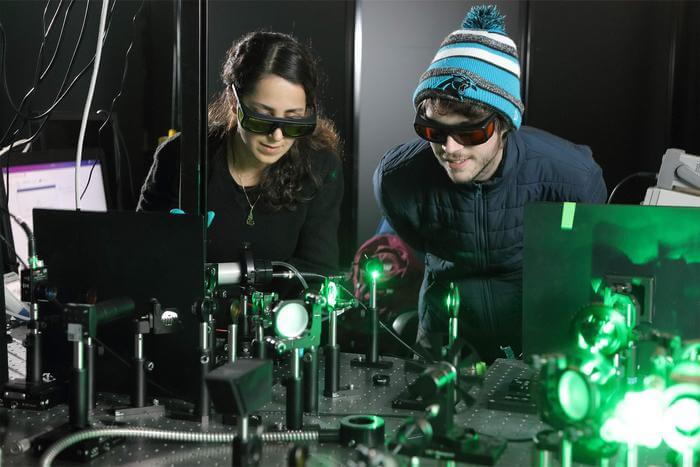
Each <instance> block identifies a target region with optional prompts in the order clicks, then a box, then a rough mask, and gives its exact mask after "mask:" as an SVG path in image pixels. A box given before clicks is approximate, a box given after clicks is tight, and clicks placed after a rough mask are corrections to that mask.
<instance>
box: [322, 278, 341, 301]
mask: <svg viewBox="0 0 700 467" xmlns="http://www.w3.org/2000/svg"><path fill="white" fill-rule="evenodd" d="M324 292H325V296H326V302H328V306H329V307H331V308H335V305H336V304H337V303H338V286H337V285H336V283H335V282H333V281H328V283H327V284H326V287H325V290H324Z"/></svg>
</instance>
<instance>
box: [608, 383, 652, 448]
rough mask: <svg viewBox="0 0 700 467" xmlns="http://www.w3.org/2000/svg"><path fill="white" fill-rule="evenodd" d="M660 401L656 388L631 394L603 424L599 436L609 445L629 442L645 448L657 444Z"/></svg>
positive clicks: (626, 396) (629, 393)
mask: <svg viewBox="0 0 700 467" xmlns="http://www.w3.org/2000/svg"><path fill="white" fill-rule="evenodd" d="M662 418H663V398H662V393H661V391H660V390H658V389H647V390H644V391H631V392H628V393H627V394H625V397H624V399H623V400H622V401H620V403H619V404H617V406H616V407H615V411H614V413H613V415H612V416H611V417H610V418H609V419H608V420H606V421H605V423H604V424H603V427H602V428H601V430H600V436H601V437H602V438H603V439H604V440H606V441H610V442H619V443H630V444H637V445H640V446H646V447H649V448H655V447H658V446H659V445H660V444H661V421H662Z"/></svg>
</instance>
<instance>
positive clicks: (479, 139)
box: [413, 112, 497, 146]
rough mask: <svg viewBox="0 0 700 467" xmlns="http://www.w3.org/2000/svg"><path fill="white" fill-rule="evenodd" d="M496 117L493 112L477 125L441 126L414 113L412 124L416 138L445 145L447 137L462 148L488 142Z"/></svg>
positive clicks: (494, 126) (493, 130) (494, 129)
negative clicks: (414, 117)
mask: <svg viewBox="0 0 700 467" xmlns="http://www.w3.org/2000/svg"><path fill="white" fill-rule="evenodd" d="M496 116H497V114H496V113H495V112H494V113H492V114H491V115H490V116H489V117H487V118H486V119H485V120H483V121H482V122H480V123H477V124H473V123H472V124H462V125H442V124H440V123H438V122H435V121H433V120H426V119H424V118H423V117H421V116H420V113H416V119H415V120H414V122H413V128H415V130H416V133H417V134H418V136H420V137H421V138H423V139H424V140H426V141H430V142H431V143H438V144H445V143H446V142H447V137H448V136H451V137H452V139H454V140H455V141H457V142H458V143H459V144H461V145H462V146H476V145H479V144H484V143H485V142H486V141H488V140H489V139H490V138H491V136H493V133H494V132H495V131H496Z"/></svg>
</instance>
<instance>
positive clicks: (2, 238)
mask: <svg viewBox="0 0 700 467" xmlns="http://www.w3.org/2000/svg"><path fill="white" fill-rule="evenodd" d="M0 240H2V241H3V242H5V245H7V248H9V250H8V251H10V253H12V254H13V255H15V258H17V260H19V262H20V263H22V266H23V267H24V268H25V269H28V267H27V263H25V262H24V260H23V259H22V258H20V257H19V255H18V254H17V252H16V251H15V246H14V245H13V244H12V243H10V241H9V240H8V239H6V238H5V236H4V235H0Z"/></svg>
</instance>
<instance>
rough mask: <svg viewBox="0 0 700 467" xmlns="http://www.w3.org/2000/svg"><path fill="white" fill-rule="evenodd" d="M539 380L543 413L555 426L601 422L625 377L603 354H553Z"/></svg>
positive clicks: (538, 391) (541, 411) (537, 396)
mask: <svg viewBox="0 0 700 467" xmlns="http://www.w3.org/2000/svg"><path fill="white" fill-rule="evenodd" d="M539 380H540V384H538V385H537V386H536V392H535V394H536V398H537V400H538V405H539V409H540V415H541V417H542V420H543V421H545V422H546V423H548V424H550V425H551V426H552V427H554V428H559V429H561V428H566V427H570V426H584V425H585V426H588V427H590V426H600V424H602V422H603V420H605V419H606V418H607V417H608V415H609V413H610V412H611V411H612V410H613V409H614V407H615V404H616V403H617V401H618V400H619V399H620V397H621V396H620V391H621V388H622V378H621V376H620V375H619V374H618V373H617V372H616V371H615V367H614V366H613V365H612V364H611V362H610V361H608V359H606V358H603V357H602V356H600V355H591V354H585V355H584V354H583V353H581V354H578V355H567V356H562V357H558V358H551V359H549V360H548V361H547V363H546V364H545V365H544V366H543V367H542V369H541V370H540V377H539Z"/></svg>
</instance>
